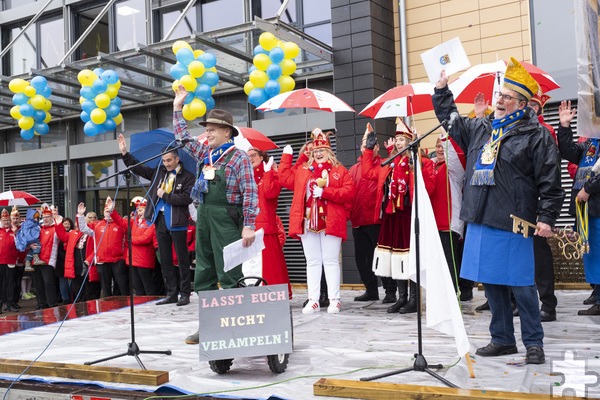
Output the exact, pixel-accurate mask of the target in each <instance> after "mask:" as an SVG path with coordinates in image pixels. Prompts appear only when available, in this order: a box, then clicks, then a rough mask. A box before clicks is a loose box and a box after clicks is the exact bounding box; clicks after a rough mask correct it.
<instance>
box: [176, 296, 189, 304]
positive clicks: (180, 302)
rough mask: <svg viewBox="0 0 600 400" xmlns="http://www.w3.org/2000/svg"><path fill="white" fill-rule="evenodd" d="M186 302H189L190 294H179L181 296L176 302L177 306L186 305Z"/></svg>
mask: <svg viewBox="0 0 600 400" xmlns="http://www.w3.org/2000/svg"><path fill="white" fill-rule="evenodd" d="M188 304H190V296H186V295H183V294H182V295H181V297H180V298H179V301H178V302H177V305H178V306H187V305H188Z"/></svg>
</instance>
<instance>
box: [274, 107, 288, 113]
mask: <svg viewBox="0 0 600 400" xmlns="http://www.w3.org/2000/svg"><path fill="white" fill-rule="evenodd" d="M285 110H286V109H285V108H278V109H277V110H271V111H273V112H276V113H277V114H281V113H284V112H285Z"/></svg>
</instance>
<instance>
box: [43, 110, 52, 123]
mask: <svg viewBox="0 0 600 400" xmlns="http://www.w3.org/2000/svg"><path fill="white" fill-rule="evenodd" d="M50 120H52V115H51V114H50V113H49V112H48V111H46V118H44V122H45V123H48V122H50Z"/></svg>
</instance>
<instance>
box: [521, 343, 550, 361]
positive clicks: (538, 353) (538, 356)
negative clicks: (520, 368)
mask: <svg viewBox="0 0 600 400" xmlns="http://www.w3.org/2000/svg"><path fill="white" fill-rule="evenodd" d="M545 362H546V356H545V355H544V349H542V348H541V347H539V346H531V347H528V348H527V354H526V355H525V363H526V364H544V363H545Z"/></svg>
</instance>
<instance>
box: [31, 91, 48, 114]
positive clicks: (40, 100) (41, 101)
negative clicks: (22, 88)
mask: <svg viewBox="0 0 600 400" xmlns="http://www.w3.org/2000/svg"><path fill="white" fill-rule="evenodd" d="M29 103H31V105H32V106H33V108H35V109H36V110H41V109H43V108H44V106H45V105H46V98H45V97H44V96H42V95H41V94H36V95H35V96H33V97H32V98H31V99H30V100H29Z"/></svg>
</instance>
